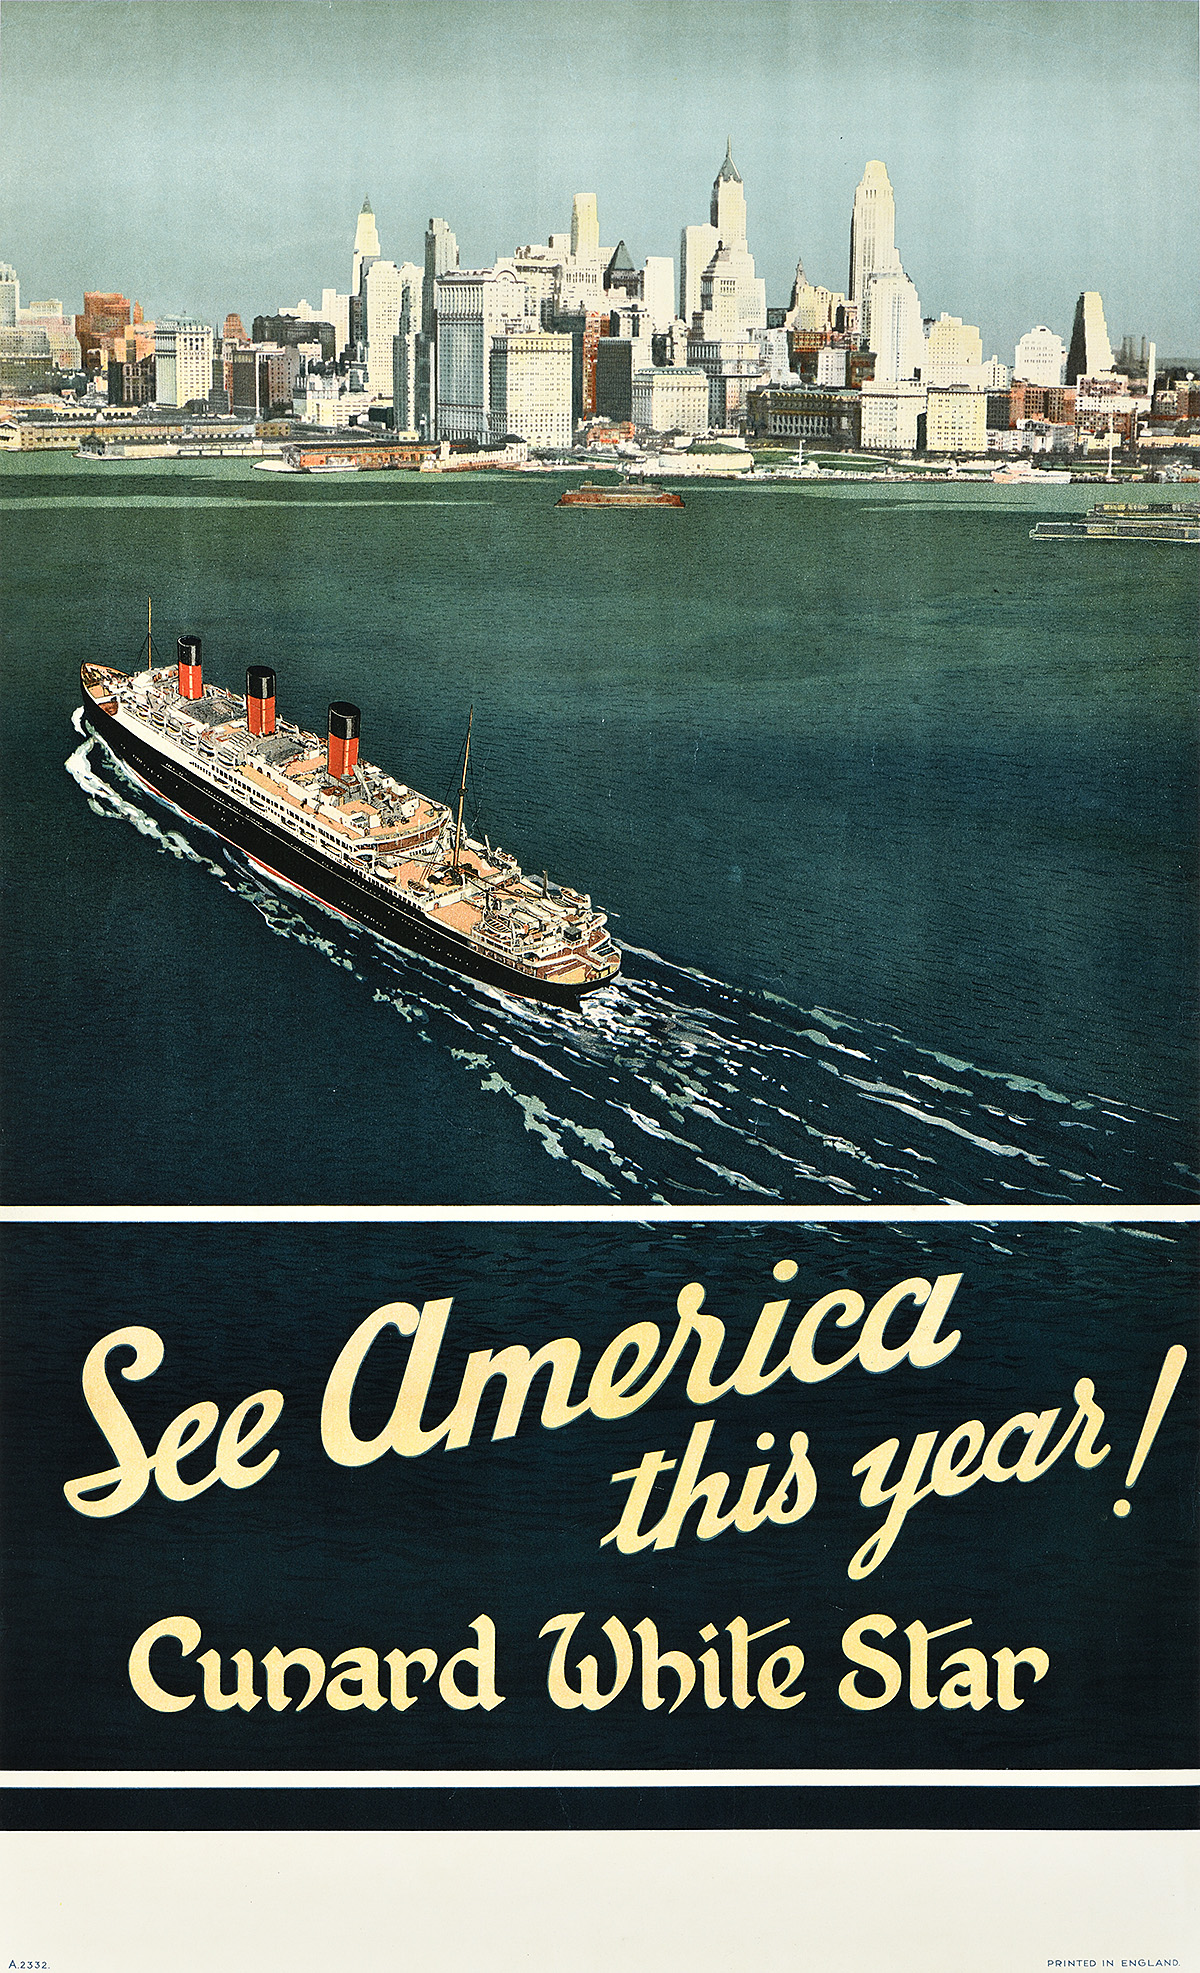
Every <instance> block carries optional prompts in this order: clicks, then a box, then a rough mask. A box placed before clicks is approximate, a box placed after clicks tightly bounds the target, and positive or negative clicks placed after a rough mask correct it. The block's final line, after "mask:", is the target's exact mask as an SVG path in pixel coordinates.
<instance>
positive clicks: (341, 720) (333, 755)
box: [329, 699, 362, 781]
mask: <svg viewBox="0 0 1200 1973" xmlns="http://www.w3.org/2000/svg"><path fill="white" fill-rule="evenodd" d="M361 719H362V714H361V713H360V712H359V710H358V707H357V706H352V705H350V704H348V702H347V701H346V700H345V699H335V700H334V703H333V704H332V705H331V706H330V708H329V772H330V774H331V775H332V777H333V779H334V780H335V781H342V780H344V779H345V778H346V776H347V775H348V774H353V772H354V769H355V767H356V766H357V764H358V728H359V723H360V721H361Z"/></svg>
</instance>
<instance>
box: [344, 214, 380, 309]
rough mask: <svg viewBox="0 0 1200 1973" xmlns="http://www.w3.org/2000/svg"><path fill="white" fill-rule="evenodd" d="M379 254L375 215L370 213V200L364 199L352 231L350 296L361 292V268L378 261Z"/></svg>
mask: <svg viewBox="0 0 1200 1973" xmlns="http://www.w3.org/2000/svg"><path fill="white" fill-rule="evenodd" d="M379 254H380V247H379V231H378V228H377V227H376V225H375V214H374V213H373V212H372V211H371V201H370V199H364V200H363V202H362V211H361V212H360V213H359V215H358V224H357V226H356V227H355V229H354V264H353V272H352V273H351V276H350V292H351V294H352V295H356V294H358V293H360V292H361V288H362V271H363V267H364V266H365V265H368V264H369V263H370V262H371V261H373V260H378V259H379Z"/></svg>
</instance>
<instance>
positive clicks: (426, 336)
mask: <svg viewBox="0 0 1200 1973" xmlns="http://www.w3.org/2000/svg"><path fill="white" fill-rule="evenodd" d="M457 266H458V241H457V239H456V238H455V236H454V234H453V233H452V232H451V230H450V228H449V226H447V224H446V222H445V220H444V219H431V220H430V222H429V225H428V227H427V229H426V233H425V282H424V285H423V287H422V289H421V334H420V336H419V338H418V340H417V345H416V365H417V375H416V387H415V394H414V409H415V417H416V428H417V430H418V431H419V432H420V434H421V437H422V438H436V437H437V435H438V434H437V397H438V394H437V284H438V279H439V277H440V276H441V275H443V274H451V273H453V271H454V269H455V268H456V267H457Z"/></svg>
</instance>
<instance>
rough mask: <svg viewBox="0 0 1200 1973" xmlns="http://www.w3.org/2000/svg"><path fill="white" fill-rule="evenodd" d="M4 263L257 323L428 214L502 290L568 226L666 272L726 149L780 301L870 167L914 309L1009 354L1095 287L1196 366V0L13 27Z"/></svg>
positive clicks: (826, 249)
mask: <svg viewBox="0 0 1200 1973" xmlns="http://www.w3.org/2000/svg"><path fill="white" fill-rule="evenodd" d="M0 57H2V80H0V90H2V95H0V192H2V202H0V259H5V260H9V261H11V262H12V263H13V264H14V265H15V267H16V269H17V272H18V274H19V275H20V277H21V293H22V299H23V300H24V301H32V300H36V299H40V298H41V297H43V296H45V295H47V294H48V295H53V296H57V297H59V298H60V299H61V300H62V301H63V303H64V305H65V306H66V307H67V308H68V309H77V308H81V307H82V305H83V290H84V289H85V288H99V289H119V290H121V291H123V292H124V293H125V294H127V295H130V296H133V297H135V298H137V299H138V300H140V301H141V302H142V304H143V306H144V307H145V310H146V314H147V316H148V317H150V316H153V315H154V314H156V313H166V312H168V311H173V312H186V313H189V314H196V315H199V316H201V317H203V318H205V319H212V320H214V321H218V322H219V321H220V320H222V319H223V318H224V315H225V313H226V311H227V310H228V309H236V310H237V311H238V312H239V313H240V314H241V315H242V316H243V318H244V320H245V321H246V323H247V326H249V323H250V319H251V317H252V316H253V315H255V314H257V313H260V312H269V311H270V310H273V309H274V308H275V307H276V306H278V305H279V304H281V303H283V304H289V303H294V302H295V301H297V300H298V299H299V297H300V296H301V295H304V296H307V297H308V298H309V299H310V300H311V301H314V302H317V301H319V300H320V290H321V288H322V287H327V286H336V287H338V288H341V289H343V290H344V289H345V288H346V287H347V285H348V282H349V273H350V252H351V243H352V240H353V234H354V221H355V216H356V214H357V211H358V208H359V206H360V204H361V203H362V199H363V196H364V194H369V196H370V199H371V202H372V204H373V206H374V208H375V212H376V215H377V217H378V222H379V232H380V239H381V243H382V247H383V251H384V254H385V255H386V256H388V257H389V258H392V259H396V260H404V259H415V260H418V261H419V260H421V258H422V253H423V249H422V236H423V233H424V229H425V224H426V221H427V219H428V218H429V216H430V215H431V214H435V213H436V214H439V215H441V216H443V217H444V218H446V219H447V220H448V221H449V223H450V225H451V226H452V227H453V228H454V230H455V232H456V233H457V235H458V239H459V246H460V252H461V259H462V264H463V265H464V266H480V265H486V264H488V263H489V262H490V261H492V260H493V259H494V258H495V257H496V256H497V255H498V254H501V253H511V252H512V250H513V249H514V248H515V247H516V246H518V245H521V244H524V243H525V242H527V241H531V240H544V239H545V238H546V236H547V235H548V234H549V233H550V232H552V231H561V230H564V229H565V228H566V227H568V226H569V224H570V215H571V198H572V194H573V193H575V192H576V191H595V192H596V193H597V194H598V196H599V202H600V226H601V239H602V243H603V244H604V245H605V246H607V247H609V248H611V247H613V246H615V244H616V242H617V239H618V238H619V237H624V239H625V240H626V242H627V243H628V246H629V249H630V251H631V253H632V255H633V257H634V260H635V261H636V262H638V263H639V264H640V262H641V260H642V259H643V258H644V257H645V256H646V255H647V254H651V253H654V254H671V255H673V256H674V257H675V258H676V262H678V251H679V231H680V228H681V226H683V225H685V224H690V223H694V222H697V221H700V220H705V219H707V217H708V199H709V191H710V188H711V184H712V180H713V177H714V175H715V173H716V171H717V168H718V166H719V165H720V163H721V159H722V157H723V155H724V150H725V139H726V136H727V135H728V136H731V137H732V139H733V151H734V158H735V160H736V162H737V164H738V166H739V168H740V170H741V172H742V176H743V178H744V180H745V186H746V199H747V206H748V215H749V243H750V248H751V251H752V252H753V253H754V255H755V257H756V260H757V263H758V272H759V273H760V274H761V275H763V276H764V277H765V279H766V283H767V297H768V300H769V301H771V302H783V301H786V300H787V297H788V294H789V292H790V288H791V282H792V277H793V274H794V271H795V265H796V260H797V258H798V257H802V258H803V261H804V265H805V269H806V271H807V273H808V275H809V278H810V279H812V280H814V281H819V282H823V283H825V284H826V285H827V286H829V287H833V288H838V289H840V288H844V287H845V285H846V279H847V238H848V231H849V219H850V206H851V200H852V198H853V194H854V187H855V185H856V183H857V182H858V179H859V177H860V176H861V174H862V168H863V165H864V163H865V161H866V160H867V159H868V158H874V157H879V158H882V159H883V160H884V162H885V163H886V165H887V167H888V171H889V174H890V176H891V180H892V184H893V186H894V187H895V193H896V239H897V245H898V246H899V248H900V252H901V255H902V257H903V260H904V264H905V267H906V268H907V270H908V272H909V273H910V274H911V276H912V278H913V279H914V281H915V282H916V284H917V288H918V291H919V293H920V296H921V303H922V308H923V310H924V312H925V314H927V315H929V314H937V313H938V312H940V311H941V310H942V309H947V310H949V311H950V312H951V313H953V314H956V315H961V316H963V317H964V318H965V319H966V320H967V321H970V322H975V323H977V324H978V325H979V327H980V329H981V331H982V333H983V339H984V352H985V354H990V353H991V351H992V350H996V351H997V352H998V353H999V355H1000V356H1001V357H1002V358H1003V359H1004V360H1005V361H1008V362H1011V361H1012V346H1013V343H1014V341H1015V339H1016V337H1017V336H1018V335H1020V334H1021V333H1022V332H1023V331H1024V330H1025V329H1027V328H1029V327H1031V326H1032V325H1033V324H1034V323H1036V322H1048V323H1049V324H1050V325H1051V326H1052V327H1054V328H1056V329H1057V330H1058V331H1059V333H1060V334H1062V335H1063V336H1064V337H1065V336H1067V335H1068V334H1069V331H1070V324H1071V316H1072V312H1073V308H1074V303H1075V298H1076V296H1077V295H1078V294H1079V292H1080V290H1081V289H1083V288H1098V289H1099V290H1100V291H1101V293H1102V295H1103V297H1104V303H1105V310H1106V314H1107V318H1108V326H1109V330H1110V332H1111V334H1112V336H1113V340H1114V342H1115V341H1117V340H1118V339H1119V338H1120V337H1121V335H1122V334H1123V333H1124V332H1125V331H1126V330H1130V331H1133V332H1135V333H1137V334H1139V335H1143V334H1144V335H1148V336H1151V337H1153V338H1155V340H1156V341H1157V343H1158V346H1159V350H1160V353H1162V354H1168V355H1169V354H1176V355H1184V354H1191V353H1196V352H1200V299H1198V298H1200V279H1198V268H1200V252H1198V248H1200V200H1198V199H1197V185H1196V142H1197V67H1198V63H1197V8H1196V5H1195V0H4V9H3V19H2V22H0Z"/></svg>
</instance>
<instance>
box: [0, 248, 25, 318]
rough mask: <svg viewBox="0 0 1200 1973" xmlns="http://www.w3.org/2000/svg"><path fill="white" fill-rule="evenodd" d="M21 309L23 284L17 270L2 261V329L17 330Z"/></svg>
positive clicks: (0, 314)
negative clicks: (18, 277)
mask: <svg viewBox="0 0 1200 1973" xmlns="http://www.w3.org/2000/svg"><path fill="white" fill-rule="evenodd" d="M20 307H21V283H20V281H19V280H18V279H17V270H16V268H15V267H10V266H9V264H8V262H7V261H6V260H0V328H5V329H15V328H16V326H17V317H18V314H19V312H20Z"/></svg>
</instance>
